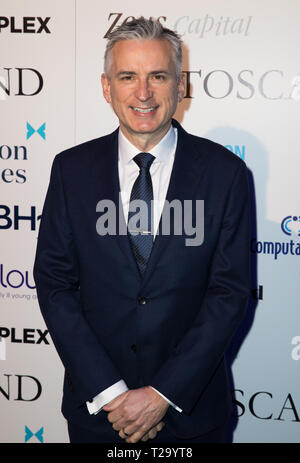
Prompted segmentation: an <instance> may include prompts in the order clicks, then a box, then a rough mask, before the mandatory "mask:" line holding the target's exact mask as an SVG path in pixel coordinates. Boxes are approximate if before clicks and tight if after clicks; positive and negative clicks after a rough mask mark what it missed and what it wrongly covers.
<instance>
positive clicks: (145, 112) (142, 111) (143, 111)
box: [130, 106, 158, 116]
mask: <svg viewBox="0 0 300 463" xmlns="http://www.w3.org/2000/svg"><path fill="white" fill-rule="evenodd" d="M130 108H131V109H132V110H133V111H134V112H135V113H136V114H138V115H141V116H143V115H152V114H153V113H154V112H155V111H156V110H157V108H158V106H151V107H149V108H139V107H137V106H130Z"/></svg>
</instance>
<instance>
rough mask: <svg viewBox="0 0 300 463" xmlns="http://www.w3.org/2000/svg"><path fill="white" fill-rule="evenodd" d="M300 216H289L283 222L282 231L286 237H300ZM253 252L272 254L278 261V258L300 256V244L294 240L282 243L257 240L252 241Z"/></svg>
mask: <svg viewBox="0 0 300 463" xmlns="http://www.w3.org/2000/svg"><path fill="white" fill-rule="evenodd" d="M299 221H300V217H299V216H292V215H288V216H287V217H285V218H284V219H283V220H282V221H281V224H280V226H281V230H282V231H283V233H284V234H285V235H288V236H291V235H296V236H300V227H299ZM250 249H251V252H252V253H254V254H270V255H272V256H273V257H274V259H275V260H276V259H277V258H278V256H281V255H282V256H287V255H290V256H299V255H300V242H295V241H294V240H293V239H291V240H289V241H285V242H280V241H258V240H257V239H256V238H253V239H252V240H251V246H250Z"/></svg>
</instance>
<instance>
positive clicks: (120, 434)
mask: <svg viewBox="0 0 300 463" xmlns="http://www.w3.org/2000/svg"><path fill="white" fill-rule="evenodd" d="M119 436H120V437H121V439H128V436H126V435H125V433H124V431H123V429H121V430H120V431H119Z"/></svg>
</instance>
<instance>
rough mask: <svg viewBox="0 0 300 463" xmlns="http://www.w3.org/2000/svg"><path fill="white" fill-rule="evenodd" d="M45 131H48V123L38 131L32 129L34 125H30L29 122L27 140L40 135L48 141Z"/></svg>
mask: <svg viewBox="0 0 300 463" xmlns="http://www.w3.org/2000/svg"><path fill="white" fill-rule="evenodd" d="M45 130H46V122H44V123H43V124H42V125H41V126H40V127H39V128H38V129H37V130H35V129H34V128H33V127H32V125H30V124H29V122H27V135H26V138H27V140H28V139H29V138H30V137H32V135H33V134H34V133H38V134H39V136H40V137H42V138H43V139H44V140H46V134H45Z"/></svg>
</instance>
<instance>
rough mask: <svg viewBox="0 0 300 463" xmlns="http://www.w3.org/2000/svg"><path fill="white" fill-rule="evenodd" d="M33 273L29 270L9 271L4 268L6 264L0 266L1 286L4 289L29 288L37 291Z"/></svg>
mask: <svg viewBox="0 0 300 463" xmlns="http://www.w3.org/2000/svg"><path fill="white" fill-rule="evenodd" d="M29 274H30V275H31V272H29V271H28V270H25V271H20V270H16V269H13V270H9V271H7V269H5V268H4V264H0V285H1V286H2V287H3V288H14V289H16V288H21V287H22V288H24V287H25V288H28V289H35V284H34V281H33V278H32V276H29Z"/></svg>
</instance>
